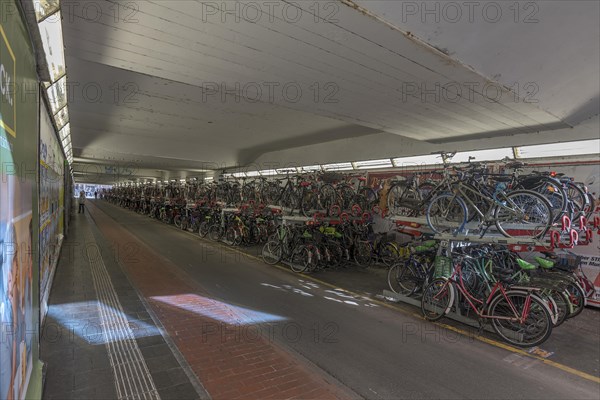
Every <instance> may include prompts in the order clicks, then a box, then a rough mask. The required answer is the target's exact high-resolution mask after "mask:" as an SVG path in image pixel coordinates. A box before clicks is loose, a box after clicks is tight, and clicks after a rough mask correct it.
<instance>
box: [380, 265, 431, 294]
mask: <svg viewBox="0 0 600 400" xmlns="http://www.w3.org/2000/svg"><path fill="white" fill-rule="evenodd" d="M412 264H413V262H411V261H406V262H403V263H402V262H399V263H396V264H394V265H392V267H391V268H390V269H389V271H388V286H389V287H390V290H391V291H392V292H394V293H398V294H401V295H404V296H409V297H410V296H412V295H413V294H414V293H415V292H416V291H417V289H418V288H419V286H420V285H421V284H422V283H423V282H422V279H419V276H418V274H417V270H416V269H415V268H417V267H416V266H414V265H412Z"/></svg>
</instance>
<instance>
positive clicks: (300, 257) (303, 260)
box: [290, 245, 311, 273]
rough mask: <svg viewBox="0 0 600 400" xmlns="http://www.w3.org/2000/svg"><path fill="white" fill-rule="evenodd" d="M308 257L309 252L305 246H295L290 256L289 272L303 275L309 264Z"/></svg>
mask: <svg viewBox="0 0 600 400" xmlns="http://www.w3.org/2000/svg"><path fill="white" fill-rule="evenodd" d="M310 257H311V255H310V252H309V251H308V249H307V248H306V246H303V245H300V246H297V247H296V248H295V249H294V251H292V256H291V257H290V268H291V270H292V271H294V272H296V273H303V272H304V271H306V269H307V268H308V264H309V263H310Z"/></svg>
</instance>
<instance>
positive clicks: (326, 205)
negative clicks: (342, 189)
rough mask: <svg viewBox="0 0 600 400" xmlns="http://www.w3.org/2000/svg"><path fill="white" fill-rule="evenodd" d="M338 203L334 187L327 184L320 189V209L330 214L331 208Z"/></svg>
mask: <svg viewBox="0 0 600 400" xmlns="http://www.w3.org/2000/svg"><path fill="white" fill-rule="evenodd" d="M337 203H338V196H337V192H336V191H335V188H334V187H333V185H331V184H329V183H327V184H325V185H323V186H321V188H320V189H319V209H321V210H325V212H328V211H329V210H330V209H331V207H333V206H334V205H335V204H337Z"/></svg>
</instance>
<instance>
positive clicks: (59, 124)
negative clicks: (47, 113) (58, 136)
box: [54, 106, 69, 131]
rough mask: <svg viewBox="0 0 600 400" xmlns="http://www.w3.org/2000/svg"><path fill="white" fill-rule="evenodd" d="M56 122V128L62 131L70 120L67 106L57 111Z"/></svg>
mask: <svg viewBox="0 0 600 400" xmlns="http://www.w3.org/2000/svg"><path fill="white" fill-rule="evenodd" d="M54 122H56V128H57V129H58V130H59V131H60V130H61V129H62V128H63V127H64V126H65V125H66V124H67V122H69V108H68V107H66V106H65V107H63V108H62V109H61V110H60V111H59V112H58V113H56V115H55V116H54Z"/></svg>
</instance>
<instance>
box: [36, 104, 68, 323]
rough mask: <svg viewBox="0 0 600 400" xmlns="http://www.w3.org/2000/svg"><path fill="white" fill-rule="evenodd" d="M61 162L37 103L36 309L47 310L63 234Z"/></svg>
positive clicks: (48, 123) (45, 116)
mask: <svg viewBox="0 0 600 400" xmlns="http://www.w3.org/2000/svg"><path fill="white" fill-rule="evenodd" d="M64 165H65V158H64V156H63V153H62V150H61V147H60V144H59V142H58V139H57V137H56V134H55V131H54V126H53V125H52V120H51V119H50V116H49V115H48V112H47V110H46V108H45V107H44V106H43V105H42V106H41V107H40V186H39V215H40V224H39V225H40V226H39V235H40V238H39V240H40V242H39V243H40V312H41V317H42V320H43V319H44V316H45V314H46V311H47V302H48V296H49V295H50V288H51V287H52V278H53V276H54V270H55V268H56V262H57V260H58V256H59V250H60V245H61V243H62V237H63V235H64V227H63V225H64V224H63V221H64V212H65V210H64V186H65V185H64V183H65V181H64Z"/></svg>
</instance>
